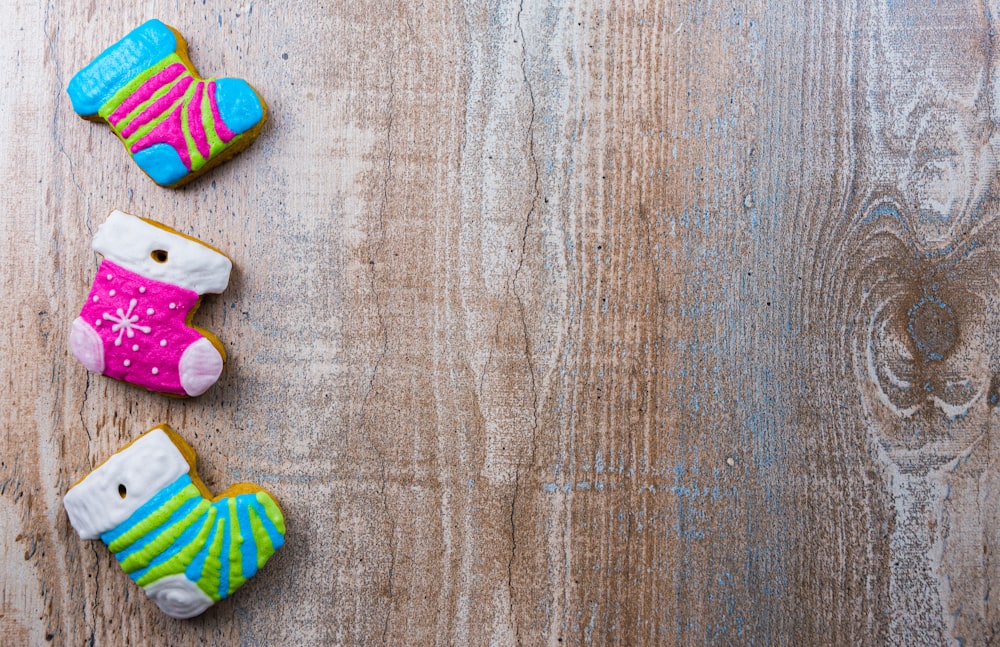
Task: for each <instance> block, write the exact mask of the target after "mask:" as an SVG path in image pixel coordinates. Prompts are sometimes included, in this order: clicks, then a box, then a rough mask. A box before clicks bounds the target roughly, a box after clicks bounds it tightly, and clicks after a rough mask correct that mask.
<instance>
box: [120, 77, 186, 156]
mask: <svg viewBox="0 0 1000 647" xmlns="http://www.w3.org/2000/svg"><path fill="white" fill-rule="evenodd" d="M191 80H192V79H191V77H190V76H186V77H184V78H183V79H181V80H180V81H178V82H177V83H176V84H175V85H174V87H172V88H170V91H169V92H167V93H166V94H164V95H163V96H162V97H160V98H159V99H157V100H156V101H154V102H153V104H152V105H150V106H149V107H148V108H146V109H145V110H143V111H142V114H140V115H139V116H138V117H136V118H135V119H133V120H132V121H130V122H129V123H128V125H127V126H125V128H124V129H122V132H121V135H122V138H123V139H128V138H129V137H131V136H132V134H133V133H135V131H137V130H139V129H140V128H142V127H143V126H145V125H146V124H148V123H149V122H150V121H152V120H153V119H156V118H157V117H159V116H160V115H162V114H163V113H164V112H165V111H166V110H167V108H169V107H170V106H172V105H174V104H175V103H177V100H178V99H180V98H181V97H183V96H184V93H185V92H187V89H188V86H190V85H191ZM189 168H190V167H189Z"/></svg>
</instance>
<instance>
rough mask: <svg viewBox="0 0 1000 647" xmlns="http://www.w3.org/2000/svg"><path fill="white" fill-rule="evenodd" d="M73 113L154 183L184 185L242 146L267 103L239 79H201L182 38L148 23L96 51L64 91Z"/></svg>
mask: <svg viewBox="0 0 1000 647" xmlns="http://www.w3.org/2000/svg"><path fill="white" fill-rule="evenodd" d="M67 91H68V92H69V96H70V99H71V100H72V102H73V110H75V111H76V113H77V114H78V115H80V116H81V117H84V118H86V119H91V120H93V121H104V122H106V123H107V124H108V125H109V126H111V130H113V131H114V132H115V134H116V135H118V138H119V139H121V141H122V143H124V144H125V148H126V150H128V152H129V154H130V155H132V159H134V160H135V163H136V164H138V165H139V168H141V169H142V170H143V171H144V172H145V173H146V175H148V176H149V177H151V178H152V179H153V181H154V182H156V183H157V184H160V185H162V186H169V187H175V186H180V185H181V184H184V183H185V182H189V181H191V180H193V179H194V178H196V177H198V176H199V175H201V174H202V173H204V172H205V171H207V170H208V169H210V168H212V167H213V166H217V165H218V164H221V163H222V162H225V161H226V160H228V159H229V158H231V157H233V156H234V155H236V154H237V153H238V152H240V151H241V150H243V149H244V148H246V147H247V146H249V145H250V142H252V141H253V140H254V138H256V137H257V135H258V134H259V133H260V130H261V127H262V126H263V125H264V120H265V119H266V118H267V106H266V105H265V104H264V101H263V99H261V98H260V95H259V94H257V92H256V90H254V89H253V88H252V87H250V84H248V83H247V82H246V81H243V80H242V79H202V78H201V77H199V76H198V72H197V70H195V68H194V66H193V65H192V64H191V61H190V60H189V59H188V53H187V43H185V42H184V38H183V37H182V36H181V35H180V34H179V33H178V32H177V31H176V30H174V29H173V28H172V27H168V26H167V25H164V24H163V23H162V22H160V21H159V20H150V21H149V22H146V23H144V24H142V25H140V26H139V27H137V28H136V29H134V30H133V31H132V32H131V33H129V34H128V35H127V36H126V37H125V38H123V39H121V40H120V41H118V42H117V43H115V44H114V45H112V46H111V47H109V48H108V49H106V50H104V52H102V53H101V54H100V56H98V57H97V58H96V59H94V60H93V61H92V62H91V63H90V64H89V65H87V66H86V67H85V68H83V69H82V70H80V71H79V72H77V73H76V75H75V76H74V77H73V78H72V79H71V80H70V82H69V87H68V88H67Z"/></svg>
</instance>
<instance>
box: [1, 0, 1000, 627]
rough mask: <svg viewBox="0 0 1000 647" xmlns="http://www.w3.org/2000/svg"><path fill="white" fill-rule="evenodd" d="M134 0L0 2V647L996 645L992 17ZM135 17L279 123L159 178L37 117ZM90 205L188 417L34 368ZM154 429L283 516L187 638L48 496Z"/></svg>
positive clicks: (925, 1)
mask: <svg viewBox="0 0 1000 647" xmlns="http://www.w3.org/2000/svg"><path fill="white" fill-rule="evenodd" d="M135 4H136V3H131V2H112V3H96V4H95V3H90V4H89V5H88V4H87V3H76V2H58V3H39V2H31V1H30V0H15V1H14V2H13V5H12V6H11V4H10V3H8V4H7V5H5V7H4V10H3V11H2V12H0V28H2V33H3V35H4V36H3V38H2V39H0V53H2V54H0V56H2V60H3V61H4V63H5V65H6V66H7V69H8V72H7V73H6V74H4V75H3V79H2V81H0V83H2V91H0V141H3V142H4V145H3V146H2V147H0V172H2V178H3V185H4V191H3V194H4V206H5V210H4V215H3V216H0V246H2V247H0V249H2V256H0V259H2V265H0V267H2V274H0V278H2V284H0V287H2V289H3V292H4V293H5V295H6V296H7V306H6V308H5V309H4V312H5V318H6V320H7V326H6V331H7V333H6V334H3V335H0V353H2V358H3V361H2V363H0V390H2V392H3V396H2V397H3V405H4V410H3V414H2V415H0V420H2V428H0V564H2V566H0V634H2V635H4V636H5V639H4V642H6V643H7V644H60V645H62V644H65V645H82V644H86V645H119V644H126V643H136V644H137V643H141V642H143V641H149V642H151V643H153V642H156V643H161V642H163V641H170V642H174V643H176V644H237V643H240V644H247V645H277V644H288V645H319V644H343V645H379V644H389V645H431V644H442V645H443V644H455V645H488V644H489V645H552V646H556V645H566V644H586V645H605V644H618V645H638V644H662V645H674V644H676V645H702V644H719V645H723V644H734V645H796V646H798V645H887V644H888V645H943V644H949V645H958V644H961V645H965V646H970V645H989V644H997V642H998V641H1000V638H998V637H997V636H998V633H1000V608H998V607H1000V605H998V603H997V602H996V599H997V594H996V588H997V585H998V584H1000V579H998V576H1000V565H998V560H997V556H996V547H997V545H998V542H1000V519H998V516H1000V496H998V495H1000V472H998V467H1000V464H998V462H997V456H996V453H997V450H996V449H995V448H994V447H993V438H994V437H996V433H997V432H996V431H994V429H993V422H994V421H996V416H997V415H998V414H997V413H996V412H995V409H994V406H995V405H996V404H997V401H998V399H1000V377H998V375H1000V348H998V333H1000V330H998V328H1000V325H998V321H1000V317H998V315H1000V282H998V272H1000V233H998V227H1000V220H998V215H1000V214H998V208H997V207H998V204H997V199H998V197H1000V183H998V182H997V180H996V174H997V161H998V139H997V135H996V133H995V129H996V127H997V125H998V122H1000V84H998V81H1000V62H998V61H996V60H994V59H995V58H996V54H997V47H998V45H997V40H996V38H997V37H996V29H997V24H995V23H994V22H993V20H992V19H991V16H1000V14H998V11H1000V8H998V7H997V6H994V5H995V4H997V3H996V2H995V0H989V1H988V2H985V3H980V2H971V1H969V2H963V1H960V0H936V1H934V0H914V1H912V2H893V1H891V0H826V1H824V2H819V1H806V2H765V1H763V0H743V1H740V2H719V1H714V0H697V1H693V0H692V1H691V2H660V1H657V0H635V1H630V2H605V3H600V2H597V1H596V0H578V1H576V2H572V1H569V0H567V1H566V2H564V3H554V2H553V3H549V2H533V1H526V2H518V1H516V0H514V1H508V0H493V1H491V2H471V1H470V2H464V3H463V2H431V1H426V2H413V1H407V2H404V1H402V0H399V1H391V0H385V1H381V2H380V1H375V0H371V1H369V0H360V1H356V2H339V1H337V2H319V3H317V2H292V3H286V2H271V1H255V2H246V3H243V4H242V5H240V6H239V7H238V8H234V7H232V6H230V5H235V4H237V3H214V2H208V3H205V2H194V1H188V0H184V1H181V2H162V1H152V2H148V3H142V4H143V7H142V9H136V8H135V7H134V5H135ZM217 5H218V6H217ZM154 16H155V17H159V18H161V19H162V20H164V21H165V22H167V23H169V24H172V25H174V26H176V27H177V28H178V29H179V30H180V32H181V33H183V34H184V35H185V36H186V38H187V40H188V42H189V44H190V47H191V55H192V58H193V60H194V62H195V64H196V65H197V66H198V68H199V69H200V70H201V72H203V73H204V74H205V75H206V76H209V75H213V76H238V77H242V78H246V79H248V80H250V81H251V82H252V83H253V84H254V85H255V86H256V87H257V88H259V89H260V91H261V93H262V94H263V96H264V97H265V98H266V99H267V101H268V103H269V105H270V107H271V110H272V112H271V119H270V121H269V123H268V125H267V126H266V128H265V129H264V132H263V134H262V135H261V137H260V139H259V140H258V141H257V143H255V144H254V145H253V146H252V147H251V148H250V149H249V150H248V151H247V152H245V153H243V154H242V155H241V156H239V157H238V158H237V159H235V160H234V161H232V162H230V163H229V164H227V165H225V166H224V167H221V168H220V169H217V170H216V171H214V172H212V173H210V174H209V175H208V176H206V177H205V178H203V179H201V180H199V181H197V182H195V183H193V184H192V185H190V186H188V187H186V188H184V189H182V190H167V189H161V188H158V187H156V186H155V185H154V184H152V182H150V181H149V180H148V179H146V178H145V177H144V176H143V175H142V174H141V173H140V171H139V170H138V169H137V168H136V166H135V165H134V164H133V163H131V162H130V161H129V160H128V159H127V157H126V155H125V154H124V152H123V151H122V150H121V145H120V144H119V143H118V142H117V141H116V139H115V138H114V136H113V135H112V133H111V132H110V131H109V130H108V128H106V127H105V126H102V125H96V124H92V123H89V122H86V121H83V120H81V119H79V118H77V117H76V116H75V115H74V114H73V112H72V109H71V107H70V105H69V101H68V97H67V95H66V93H65V87H66V84H67V82H68V81H69V79H70V77H71V76H72V75H73V73H74V72H76V71H77V70H78V69H79V68H80V67H81V66H82V65H83V64H85V63H86V62H88V61H89V60H91V58H92V57H93V56H95V55H96V54H97V53H98V52H99V51H101V50H102V49H103V48H104V47H105V46H107V45H108V44H110V43H111V42H113V41H114V40H116V39H117V38H119V37H121V36H122V35H124V34H125V33H126V32H127V31H128V30H129V29H131V28H132V27H134V26H135V25H137V24H139V23H140V22H142V21H143V20H145V19H147V18H149V17H154ZM115 208H119V209H122V210H125V211H128V212H131V213H135V214H138V215H142V216H146V217H150V218H154V219H156V220H160V221H162V222H164V223H166V224H168V225H171V226H173V227H176V228H178V229H180V230H182V231H184V232H187V233H190V234H192V235H196V236H198V237H200V238H202V239H204V240H206V241H207V242H209V243H211V244H212V245H215V246H217V247H219V248H220V249H222V250H223V251H225V252H226V253H227V254H228V255H230V256H231V257H232V258H233V260H234V262H235V265H236V270H235V273H234V277H233V280H232V282H231V284H230V287H229V289H228V290H227V291H226V292H225V293H224V294H222V295H221V296H218V297H213V298H210V299H207V300H206V301H205V303H204V305H203V307H202V309H201V312H200V314H199V317H198V322H199V323H200V324H201V325H203V326H205V327H207V328H209V329H211V330H214V331H217V332H218V334H219V336H220V337H221V339H222V340H223V342H224V344H225V345H226V348H227V350H228V352H229V356H230V359H229V362H228V365H227V368H226V371H225V373H224V375H223V378H222V380H221V381H220V383H219V384H217V385H216V386H215V387H214V388H213V389H212V390H210V391H209V392H208V393H207V394H205V395H204V396H202V397H200V398H197V399H195V400H191V401H177V400H171V399H167V398H163V397H160V396H156V395H151V394H148V393H145V392H142V391H139V390H137V389H134V388H130V387H128V386H125V385H123V384H120V383H117V382H114V381H111V380H109V379H107V378H103V377H100V376H96V375H93V374H87V372H86V371H85V370H84V369H83V367H82V366H80V365H79V364H78V363H77V362H76V361H75V360H74V359H73V358H72V357H71V355H70V354H69V352H68V350H67V342H68V332H69V325H70V322H71V321H72V319H73V318H74V317H75V316H76V313H77V312H78V311H79V309H80V307H81V306H82V304H83V299H84V298H85V296H86V294H87V292H88V290H89V287H90V281H91V279H92V278H93V275H94V272H95V269H96V267H97V263H98V257H97V256H96V255H95V254H94V253H93V252H92V251H91V250H90V239H91V237H92V235H93V233H94V231H95V229H96V227H97V225H99V224H100V223H101V222H103V221H104V218H105V217H106V215H107V214H108V212H109V211H111V210H112V209H115ZM159 422H169V423H170V424H172V425H173V426H174V427H175V428H177V429H178V430H179V431H180V432H181V433H182V434H183V435H184V436H185V437H187V438H188V439H189V440H190V441H191V443H192V444H193V445H194V447H195V448H196V450H197V451H198V453H199V456H200V469H201V473H202V475H203V476H204V477H205V479H206V481H207V482H208V484H209V485H210V486H211V487H213V488H214V489H215V490H221V489H223V488H225V487H227V486H228V485H230V484H231V483H234V482H237V481H241V480H252V481H254V482H256V483H258V484H260V485H263V486H265V487H267V488H268V489H270V490H271V491H273V492H274V493H275V494H276V495H277V496H278V498H279V499H280V501H281V502H282V504H283V506H284V509H285V512H286V516H287V522H288V527H289V532H288V536H287V544H286V546H285V548H283V549H282V550H281V551H280V552H279V553H278V554H277V555H276V556H275V558H274V559H273V560H272V561H271V562H270V563H269V564H268V565H267V567H266V568H265V569H264V570H263V571H262V572H261V573H260V574H259V575H258V576H257V577H256V578H254V580H253V581H251V582H250V583H248V585H247V586H246V587H245V588H244V589H242V590H241V591H240V592H239V593H238V594H237V595H236V596H235V597H234V598H233V599H231V600H228V601H225V602H223V603H221V604H219V605H217V607H215V608H213V609H211V610H210V611H208V612H207V613H206V614H204V616H202V617H200V618H197V619H195V620H191V621H183V622H181V621H173V620H170V619H169V618H166V617H164V616H163V615H162V614H161V613H159V611H158V610H157V609H156V608H155V607H154V606H153V605H152V604H151V603H150V602H149V601H148V600H146V599H145V596H144V595H143V594H142V593H141V591H140V590H139V589H138V588H137V587H136V586H135V585H134V584H132V582H130V581H129V579H128V578H127V577H126V576H125V575H124V574H123V573H122V572H121V571H120V570H119V567H118V566H117V564H116V562H115V561H114V558H113V557H112V556H111V554H110V553H109V551H108V550H107V549H106V548H105V547H104V546H103V545H102V544H101V543H100V542H85V541H82V540H80V539H79V538H78V537H77V536H76V533H75V532H73V531H72V529H71V528H70V526H69V524H68V521H67V517H66V514H65V512H64V510H63V507H62V496H63V494H64V493H65V492H66V490H67V488H68V487H69V486H70V485H71V484H72V483H73V482H75V481H76V480H77V479H79V478H81V477H82V476H84V475H85V474H87V473H88V472H89V471H90V469H92V467H93V466H94V465H95V464H97V463H98V462H100V461H102V460H104V459H105V458H106V457H107V456H108V455H109V454H111V453H112V452H114V451H115V450H117V449H118V448H119V447H120V446H122V445H123V444H125V443H126V442H128V441H129V440H131V439H132V438H134V437H135V436H136V435H138V434H139V433H141V432H142V431H144V430H145V429H147V428H148V427H150V426H152V425H154V424H157V423H159Z"/></svg>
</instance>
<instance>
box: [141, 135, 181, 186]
mask: <svg viewBox="0 0 1000 647" xmlns="http://www.w3.org/2000/svg"><path fill="white" fill-rule="evenodd" d="M132 159H134V160H135V163H136V164H138V165H139V168H141V169H142V170H143V171H145V172H146V175H148V176H149V177H151V178H153V181H154V182H156V183H157V184H159V185H161V186H169V185H171V184H174V183H176V182H178V181H179V180H180V179H181V178H183V177H184V176H185V175H187V174H188V167H186V166H184V162H183V161H181V156H180V155H178V154H177V151H176V150H174V147H173V146H171V145H170V144H162V143H161V144H153V145H152V146H150V147H149V148H144V149H142V150H141V151H139V152H138V153H135V154H134V155H132Z"/></svg>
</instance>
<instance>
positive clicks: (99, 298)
mask: <svg viewBox="0 0 1000 647" xmlns="http://www.w3.org/2000/svg"><path fill="white" fill-rule="evenodd" d="M100 300H101V297H99V296H97V295H96V294H95V295H94V303H97V302H98V301H100Z"/></svg>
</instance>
